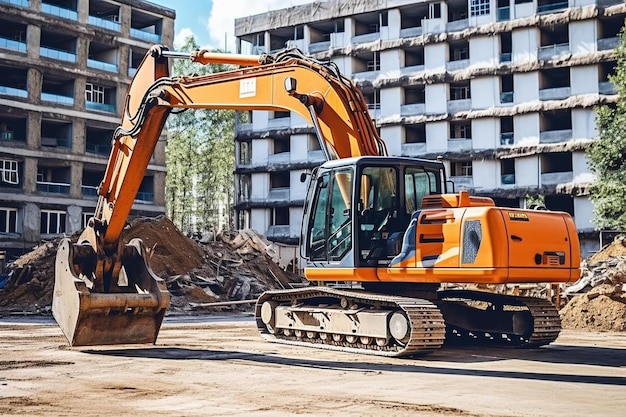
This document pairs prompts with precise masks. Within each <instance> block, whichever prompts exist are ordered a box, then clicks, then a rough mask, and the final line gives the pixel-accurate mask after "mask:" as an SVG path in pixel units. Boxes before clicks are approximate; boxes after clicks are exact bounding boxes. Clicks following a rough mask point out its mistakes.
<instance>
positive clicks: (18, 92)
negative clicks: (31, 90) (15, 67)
mask: <svg viewBox="0 0 626 417" xmlns="http://www.w3.org/2000/svg"><path fill="white" fill-rule="evenodd" d="M0 94H5V95H7V96H14V97H21V98H28V91H26V90H22V89H21V88H14V87H5V86H2V85H0Z"/></svg>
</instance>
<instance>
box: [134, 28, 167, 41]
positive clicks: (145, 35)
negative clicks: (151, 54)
mask: <svg viewBox="0 0 626 417" xmlns="http://www.w3.org/2000/svg"><path fill="white" fill-rule="evenodd" d="M130 36H132V37H133V38H138V39H142V40H144V41H147V42H152V43H157V42H161V35H159V34H158V33H150V32H146V31H145V30H141V29H135V28H130Z"/></svg>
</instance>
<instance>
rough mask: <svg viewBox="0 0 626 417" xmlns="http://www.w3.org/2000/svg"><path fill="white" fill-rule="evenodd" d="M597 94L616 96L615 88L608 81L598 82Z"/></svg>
mask: <svg viewBox="0 0 626 417" xmlns="http://www.w3.org/2000/svg"><path fill="white" fill-rule="evenodd" d="M598 92H599V93H600V94H603V95H611V94H617V88H615V84H613V83H612V82H610V81H600V82H599V83H598Z"/></svg>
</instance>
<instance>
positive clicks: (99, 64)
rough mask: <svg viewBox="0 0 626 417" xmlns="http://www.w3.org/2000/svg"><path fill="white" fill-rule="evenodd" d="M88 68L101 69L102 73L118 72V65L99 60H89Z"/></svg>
mask: <svg viewBox="0 0 626 417" xmlns="http://www.w3.org/2000/svg"><path fill="white" fill-rule="evenodd" d="M87 66H88V67H89V68H94V69H99V70H102V71H109V72H117V65H116V64H111V63H110V62H104V61H98V60H97V59H88V60H87Z"/></svg>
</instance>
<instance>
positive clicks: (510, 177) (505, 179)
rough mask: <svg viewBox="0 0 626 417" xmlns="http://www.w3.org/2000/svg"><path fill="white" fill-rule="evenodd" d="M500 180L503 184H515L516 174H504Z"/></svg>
mask: <svg viewBox="0 0 626 417" xmlns="http://www.w3.org/2000/svg"><path fill="white" fill-rule="evenodd" d="M500 182H501V183H502V185H515V174H502V175H501V176H500Z"/></svg>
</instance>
